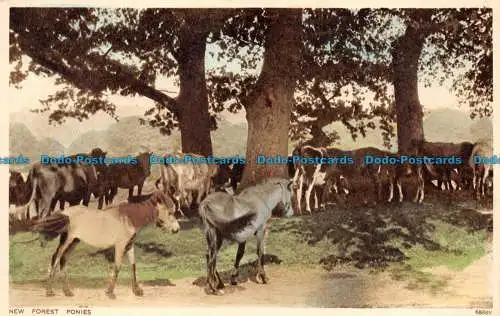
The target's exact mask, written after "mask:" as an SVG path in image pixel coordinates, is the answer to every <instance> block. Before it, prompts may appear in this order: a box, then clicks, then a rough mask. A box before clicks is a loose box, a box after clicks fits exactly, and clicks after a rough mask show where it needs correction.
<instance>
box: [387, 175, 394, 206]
mask: <svg viewBox="0 0 500 316" xmlns="http://www.w3.org/2000/svg"><path fill="white" fill-rule="evenodd" d="M393 198H394V181H393V179H390V180H389V198H388V199H387V202H389V203H391V202H392V199H393Z"/></svg>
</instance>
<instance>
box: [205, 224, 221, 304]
mask: <svg viewBox="0 0 500 316" xmlns="http://www.w3.org/2000/svg"><path fill="white" fill-rule="evenodd" d="M205 237H206V239H207V248H208V254H207V283H208V287H209V290H210V291H211V292H212V293H213V294H217V293H220V294H222V293H221V292H222V291H220V290H219V289H218V285H219V284H218V283H219V281H220V279H219V278H218V276H217V269H216V264H217V251H218V247H217V232H216V230H215V228H213V227H208V228H207V229H206V233H205ZM216 283H217V284H216Z"/></svg>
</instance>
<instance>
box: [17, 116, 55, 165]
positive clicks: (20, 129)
mask: <svg viewBox="0 0 500 316" xmlns="http://www.w3.org/2000/svg"><path fill="white" fill-rule="evenodd" d="M9 131H10V135H9V151H10V155H24V156H26V157H28V158H29V159H30V160H31V161H32V162H35V161H39V160H40V155H42V154H45V155H60V154H63V153H64V152H65V148H64V146H63V145H62V144H61V143H59V142H58V141H57V140H55V139H53V138H50V137H43V138H41V139H37V138H36V137H35V136H34V135H33V134H32V133H31V131H30V130H29V129H28V127H26V125H24V124H22V123H11V124H10V126H9ZM18 169H26V168H25V167H24V166H18Z"/></svg>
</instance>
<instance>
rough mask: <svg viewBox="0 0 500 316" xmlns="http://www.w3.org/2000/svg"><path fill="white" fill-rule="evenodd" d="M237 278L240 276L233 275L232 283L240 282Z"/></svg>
mask: <svg viewBox="0 0 500 316" xmlns="http://www.w3.org/2000/svg"><path fill="white" fill-rule="evenodd" d="M237 278H238V276H237V275H232V276H231V282H230V283H231V285H237V284H238V281H237Z"/></svg>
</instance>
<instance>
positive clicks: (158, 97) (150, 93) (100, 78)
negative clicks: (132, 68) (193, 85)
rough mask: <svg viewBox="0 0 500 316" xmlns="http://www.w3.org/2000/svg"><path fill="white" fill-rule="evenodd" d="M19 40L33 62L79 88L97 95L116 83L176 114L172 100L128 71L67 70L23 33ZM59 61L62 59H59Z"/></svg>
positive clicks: (89, 56) (173, 99)
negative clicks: (113, 72)
mask: <svg viewBox="0 0 500 316" xmlns="http://www.w3.org/2000/svg"><path fill="white" fill-rule="evenodd" d="M18 34H19V33H18ZM18 40H19V44H20V46H21V47H22V48H23V51H24V52H25V53H26V54H27V55H28V56H30V57H31V58H32V59H33V60H34V61H35V62H36V63H38V64H39V65H40V66H42V67H44V68H47V69H49V70H50V71H52V72H54V73H57V74H59V75H60V76H61V77H63V78H64V79H65V80H67V81H69V82H70V83H72V84H73V85H75V86H76V87H77V88H79V89H82V90H87V91H92V92H94V93H98V92H102V91H103V90H105V89H106V88H107V87H108V84H109V83H110V82H119V84H120V85H123V86H126V87H127V88H128V89H130V90H132V91H133V92H136V93H138V94H140V95H142V96H144V97H147V98H149V99H151V100H154V101H156V102H158V103H160V104H162V105H164V106H165V107H166V108H167V109H168V110H169V111H171V112H172V113H173V114H174V115H178V114H179V109H178V103H177V100H176V99H175V98H172V97H169V96H168V95H166V94H164V93H162V92H160V91H159V90H157V89H155V88H153V87H150V86H149V85H147V84H145V83H144V82H142V81H139V80H137V79H136V78H135V76H134V75H133V74H131V73H130V72H128V71H127V70H126V69H124V68H123V67H121V69H119V70H118V71H117V72H116V74H112V73H109V72H106V71H104V70H100V72H99V74H96V72H95V71H90V70H86V69H85V68H87V67H81V68H80V69H79V70H74V69H75V68H74V67H73V68H70V67H69V66H66V65H64V64H63V63H62V62H56V61H53V60H51V59H50V58H48V57H47V56H46V54H44V51H46V49H44V48H43V47H40V45H37V43H35V42H34V41H30V40H29V39H26V38H24V37H23V35H22V34H19V38H18ZM53 54H54V55H57V53H56V52H53ZM86 57H87V61H89V60H92V59H94V60H92V61H94V62H96V59H100V60H99V63H102V64H107V63H110V61H109V60H106V59H105V58H104V57H102V56H99V57H97V56H95V55H93V56H92V55H90V54H89V55H87V56H86ZM58 59H59V60H62V59H61V58H58ZM113 64H114V66H117V65H116V63H113Z"/></svg>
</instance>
